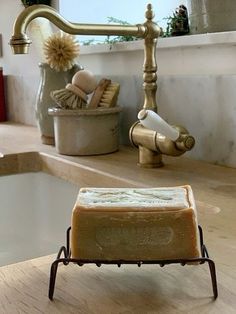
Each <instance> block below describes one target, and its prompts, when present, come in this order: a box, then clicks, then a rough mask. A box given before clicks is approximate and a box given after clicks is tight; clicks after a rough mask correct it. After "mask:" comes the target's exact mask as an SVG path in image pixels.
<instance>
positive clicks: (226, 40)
mask: <svg viewBox="0 0 236 314" xmlns="http://www.w3.org/2000/svg"><path fill="white" fill-rule="evenodd" d="M212 45H229V46H235V45H236V31H232V32H220V33H207V34H198V35H186V36H179V37H168V38H159V39H158V45H157V46H158V49H169V48H191V47H204V46H212ZM137 50H143V40H137V41H132V42H118V43H115V44H111V45H110V44H97V45H89V46H81V48H80V53H81V55H85V54H97V53H108V52H109V53H111V52H126V51H137Z"/></svg>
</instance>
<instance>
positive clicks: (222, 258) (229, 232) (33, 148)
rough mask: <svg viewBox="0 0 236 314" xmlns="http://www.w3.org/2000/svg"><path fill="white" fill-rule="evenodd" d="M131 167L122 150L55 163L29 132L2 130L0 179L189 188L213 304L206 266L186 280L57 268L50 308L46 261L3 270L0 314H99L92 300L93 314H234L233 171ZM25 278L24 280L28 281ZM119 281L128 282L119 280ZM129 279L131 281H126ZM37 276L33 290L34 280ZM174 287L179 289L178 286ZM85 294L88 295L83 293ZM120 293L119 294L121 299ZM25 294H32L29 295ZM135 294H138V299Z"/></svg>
mask: <svg viewBox="0 0 236 314" xmlns="http://www.w3.org/2000/svg"><path fill="white" fill-rule="evenodd" d="M137 159H138V151H137V150H135V149H133V148H131V147H121V148H120V150H119V151H118V152H116V153H113V154H108V155H100V156H87V157H85V156H81V157H72V156H63V155H59V154H57V153H56V151H55V147H52V146H47V145H43V144H41V142H40V138H39V133H38V131H37V129H36V128H35V127H30V126H24V125H19V124H12V123H2V124H0V174H2V175H6V174H12V173H20V172H29V171H44V172H46V173H49V174H52V175H55V176H58V177H61V178H63V179H65V180H68V181H70V182H72V183H75V184H78V185H79V186H96V187H132V186H138V187H158V186H177V185H185V184H189V185H191V186H192V188H193V192H194V196H195V199H196V203H197V208H198V211H199V221H200V224H201V225H202V227H203V230H204V238H205V243H206V245H207V247H208V250H209V253H210V256H211V257H212V259H214V260H215V262H216V267H217V275H218V288H219V299H218V300H217V301H216V302H211V298H210V296H211V295H212V291H211V286H210V278H209V274H208V270H207V269H206V267H205V266H202V267H203V270H202V269H199V270H197V269H196V268H194V270H193V271H192V272H190V271H189V270H188V268H189V267H183V268H180V267H178V266H173V267H172V266H168V267H166V269H164V270H163V271H161V273H160V270H159V268H157V267H156V266H155V267H154V266H150V268H149V267H148V266H144V268H143V269H144V270H143V271H142V270H136V269H137V267H135V266H127V267H126V266H124V269H125V270H124V271H121V273H120V272H119V271H114V270H112V271H111V272H110V273H109V271H108V273H109V274H106V272H105V273H104V271H102V272H101V271H99V270H96V269H95V268H94V267H93V266H84V268H83V269H82V270H78V269H75V268H74V267H73V266H68V269H67V268H66V267H61V268H60V271H59V274H58V282H57V286H56V290H55V302H53V303H50V302H49V301H48V299H47V296H46V294H47V284H48V282H47V280H48V270H49V267H50V266H49V265H50V263H51V262H52V257H44V258H40V259H36V260H33V261H27V262H23V263H18V264H15V265H9V266H4V267H2V268H1V270H0V278H1V280H0V285H1V286H2V289H1V290H2V291H5V292H4V293H3V295H2V296H1V297H0V304H1V306H3V308H5V309H6V310H5V311H4V313H11V314H12V313H18V312H17V308H18V307H19V304H21V305H20V306H21V307H20V308H21V310H22V311H25V312H26V313H33V312H32V308H35V309H37V310H35V313H38V312H40V311H41V312H43V313H78V312H77V309H78V307H80V308H82V309H83V310H81V313H98V312H96V304H95V303H96V302H95V301H92V300H94V299H93V298H95V300H97V302H98V303H99V302H100V303H99V304H101V309H99V313H122V311H123V312H125V313H139V312H138V311H137V309H138V308H139V309H140V313H175V314H176V313H199V312H201V313H214V314H215V313H227V314H228V313H235V309H236V293H235V291H236V247H235V240H236V228H235V221H236V211H235V207H236V169H234V168H227V167H222V166H216V165H211V164H208V163H206V162H201V161H195V160H191V159H188V158H186V157H179V158H172V157H165V156H164V162H165V166H164V167H163V168H159V169H144V168H139V167H138V166H137V165H136V163H137ZM104 267H105V266H104ZM204 267H205V268H204ZM109 268H110V267H109ZM109 268H108V270H109ZM186 268H187V269H186ZM199 268H201V267H199ZM104 269H105V268H104ZM127 269H128V270H129V272H128V270H127ZM141 269H142V268H141ZM154 271H155V272H156V275H155V276H156V278H155V280H154V279H153V278H152V276H153V275H151V273H150V272H152V274H154ZM12 272H16V276H14V277H13V276H12ZM34 272H35V278H34ZM81 272H83V273H84V272H85V273H84V274H87V275H88V277H87V278H88V283H86V284H85V287H84V283H85V282H84V281H83V280H82V281H81V282H80V279H79V278H80V275H81ZM136 272H137V274H136ZM24 273H25V275H24ZM26 273H27V274H28V273H29V276H27V275H26ZM40 274H41V275H42V279H40V277H41V276H40ZM125 274H126V275H127V276H128V279H129V281H128V279H127V278H125ZM132 275H133V276H134V277H135V276H136V278H132ZM37 276H38V280H39V282H38V280H36V279H37ZM74 276H75V277H76V278H77V277H78V282H75V280H74V279H73V278H74ZM120 276H121V277H120ZM186 276H187V277H188V278H186ZM19 277H20V278H21V279H22V289H19V282H18V281H17V280H18V278H19ZM108 277H109V280H111V281H113V280H118V282H117V283H114V285H112V286H110V285H109V283H108V282H107V280H108ZM158 277H160V278H159V279H160V280H161V281H160V283H159V280H158ZM83 278H84V280H85V281H86V276H85V275H83V276H82V279H83ZM137 278H139V279H140V281H141V282H142V280H143V281H144V285H143V286H142V285H141V286H139V285H138V284H137V282H136V281H138V280H139V279H137ZM2 279H3V280H2ZM190 279H192V282H191V280H190ZM122 280H123V282H122ZM150 280H151V281H152V280H153V282H152V285H153V288H152V289H151V288H150V287H149V286H150V285H149V284H150V282H149V281H150ZM98 281H101V285H102V286H103V288H104V295H103V296H101V292H99V291H98V292H96V293H97V294H96V293H93V292H92V290H90V288H92V286H93V285H95V286H96V285H98ZM175 281H178V282H179V283H178V285H177V286H176V283H175ZM71 282H72V283H71ZM128 282H130V284H128ZM168 282H169V283H168ZM170 282H173V284H175V288H174V287H170V286H169V284H170ZM38 284H39V289H40V290H41V291H42V294H41V295H40V293H39V292H37V293H36V294H35V293H34V292H33V291H34V290H35V289H36V286H37V285H38ZM90 284H91V286H90ZM132 284H133V286H132ZM31 286H32V287H31ZM89 286H90V288H89ZM124 286H126V287H124ZM148 287H149V288H148ZM31 288H32V289H31ZM84 288H85V290H86V291H87V293H84V292H83V293H82V292H81V291H83V289H84ZM123 288H124V292H122V291H123V290H122V289H123ZM142 288H143V289H142ZM30 289H31V290H30ZM120 289H121V290H120ZM162 289H163V290H162ZM72 290H73V291H72ZM98 290H99V289H98ZM190 290H191V291H190ZM29 291H32V294H30V292H29ZM125 291H126V292H125ZM77 292H78V293H77ZM106 293H107V295H106ZM127 293H129V295H130V298H129V299H127V298H126V294H127ZM116 294H118V299H119V300H118V301H117V302H116V301H115V299H114V298H116ZM140 294H142V297H141V298H140ZM72 295H73V297H72ZM80 296H81V297H80ZM158 296H159V297H158ZM101 297H102V302H101V300H100V298H101ZM58 298H59V299H60V300H58ZM9 300H10V301H9ZM89 302H91V307H90V306H89ZM94 302H95V303H94ZM25 303H27V304H28V305H27V306H32V308H31V310H30V308H28V307H27V306H26V305H24V304H25ZM8 306H10V307H9V309H10V310H8ZM66 309H67V310H68V312H67V310H66ZM37 311H38V312H37ZM83 311H84V312H83Z"/></svg>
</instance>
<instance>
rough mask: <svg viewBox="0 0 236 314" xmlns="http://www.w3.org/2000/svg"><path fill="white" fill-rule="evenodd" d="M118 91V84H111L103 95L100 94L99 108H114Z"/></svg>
mask: <svg viewBox="0 0 236 314" xmlns="http://www.w3.org/2000/svg"><path fill="white" fill-rule="evenodd" d="M119 91H120V84H119V83H116V82H111V83H110V84H109V85H108V86H107V88H106V89H105V91H104V93H103V94H102V97H101V100H100V102H99V105H98V106H99V107H105V108H110V107H115V106H116V104H117V99H118V95H119Z"/></svg>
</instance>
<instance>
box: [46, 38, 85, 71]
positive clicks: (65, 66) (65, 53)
mask: <svg viewBox="0 0 236 314" xmlns="http://www.w3.org/2000/svg"><path fill="white" fill-rule="evenodd" d="M44 54H45V58H46V61H47V63H48V64H49V65H50V67H51V68H53V69H55V70H56V71H66V70H69V69H71V68H72V67H73V65H74V64H75V59H76V58H77V57H78V56H79V43H78V42H77V41H76V39H75V37H74V36H72V35H69V34H65V33H61V32H58V33H54V34H53V35H51V36H50V37H48V39H47V40H46V41H45V43H44Z"/></svg>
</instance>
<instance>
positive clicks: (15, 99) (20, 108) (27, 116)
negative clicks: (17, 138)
mask: <svg viewBox="0 0 236 314" xmlns="http://www.w3.org/2000/svg"><path fill="white" fill-rule="evenodd" d="M58 3H59V2H58V0H54V1H53V2H52V4H53V6H54V7H55V8H56V9H58V7H59V4H58ZM23 9H24V7H23V5H22V3H21V1H20V0H9V1H0V32H1V35H2V56H0V66H2V67H3V72H4V75H5V76H7V77H6V80H5V81H6V83H5V88H6V102H7V107H8V118H9V119H10V120H13V121H17V122H22V123H26V124H31V125H32V124H33V125H34V124H35V114H34V103H35V97H36V93H37V87H38V83H39V69H38V63H39V62H40V61H42V60H41V59H40V54H39V53H38V52H37V49H36V47H35V44H34V43H33V44H32V45H31V47H30V52H29V54H28V55H13V54H12V52H11V48H10V46H9V44H8V42H9V40H10V37H11V35H12V28H13V24H14V21H15V18H16V17H17V16H18V15H19V13H20V12H21V11H22V10H23Z"/></svg>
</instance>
